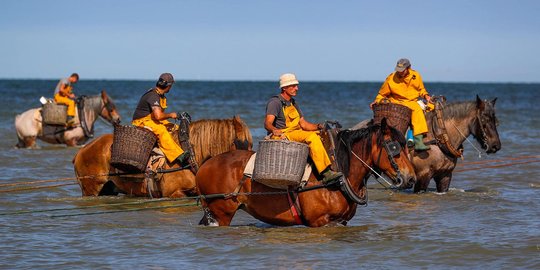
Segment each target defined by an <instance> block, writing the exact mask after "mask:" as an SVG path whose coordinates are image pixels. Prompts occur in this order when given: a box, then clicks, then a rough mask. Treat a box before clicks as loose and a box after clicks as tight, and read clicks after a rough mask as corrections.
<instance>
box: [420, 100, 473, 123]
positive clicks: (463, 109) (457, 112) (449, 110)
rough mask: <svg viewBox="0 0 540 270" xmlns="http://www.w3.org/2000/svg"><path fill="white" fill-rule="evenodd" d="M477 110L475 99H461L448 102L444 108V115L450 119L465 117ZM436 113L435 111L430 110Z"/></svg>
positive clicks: (432, 113)
mask: <svg viewBox="0 0 540 270" xmlns="http://www.w3.org/2000/svg"><path fill="white" fill-rule="evenodd" d="M475 110H476V102H475V101H461V102H453V103H449V104H446V105H445V106H444V108H443V115H444V117H445V118H448V119H463V118H465V117H467V116H469V115H470V113H471V112H473V111H475ZM430 114H431V115H435V114H434V112H433V111H432V112H430Z"/></svg>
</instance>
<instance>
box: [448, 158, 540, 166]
mask: <svg viewBox="0 0 540 270" xmlns="http://www.w3.org/2000/svg"><path fill="white" fill-rule="evenodd" d="M534 158H540V156H521V157H507V158H504V159H491V160H490V159H488V160H481V161H472V162H466V163H460V164H458V166H468V165H475V164H485V163H496V162H504V161H507V160H522V159H534Z"/></svg>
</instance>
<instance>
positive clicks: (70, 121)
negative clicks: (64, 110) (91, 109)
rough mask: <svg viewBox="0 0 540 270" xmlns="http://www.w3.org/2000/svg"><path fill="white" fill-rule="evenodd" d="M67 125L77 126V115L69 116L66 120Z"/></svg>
mask: <svg viewBox="0 0 540 270" xmlns="http://www.w3.org/2000/svg"><path fill="white" fill-rule="evenodd" d="M66 126H67V127H73V126H75V117H74V116H68V117H67V121H66Z"/></svg>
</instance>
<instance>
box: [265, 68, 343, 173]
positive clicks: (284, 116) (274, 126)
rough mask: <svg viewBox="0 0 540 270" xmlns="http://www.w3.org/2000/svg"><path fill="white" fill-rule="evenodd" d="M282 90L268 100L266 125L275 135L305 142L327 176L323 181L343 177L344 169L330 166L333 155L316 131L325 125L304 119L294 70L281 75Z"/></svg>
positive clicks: (314, 161) (318, 169) (318, 167)
mask: <svg viewBox="0 0 540 270" xmlns="http://www.w3.org/2000/svg"><path fill="white" fill-rule="evenodd" d="M279 87H280V88H281V94H279V95H276V96H273V97H272V98H270V100H269V101H268V103H267V104H266V118H265V121H264V128H265V129H266V130H267V131H268V134H269V135H270V134H272V135H273V136H272V138H273V139H278V138H282V137H286V138H287V139H289V140H291V141H295V142H302V143H306V144H308V146H309V153H310V156H311V159H312V160H313V163H315V167H316V168H317V171H318V172H319V173H320V174H321V175H322V176H323V177H324V178H323V183H328V182H330V181H332V180H334V179H337V178H339V177H341V176H342V175H343V174H342V173H341V172H335V171H332V170H331V169H330V165H331V162H330V159H329V158H328V154H327V153H326V150H325V149H324V146H323V144H322V141H321V137H320V136H319V134H318V133H317V132H316V131H317V130H320V129H322V128H323V125H322V124H313V123H310V122H308V121H307V120H305V119H304V115H303V114H302V111H301V110H300V108H299V107H298V104H297V103H296V102H295V100H294V98H293V97H294V96H296V94H297V92H298V80H297V79H296V76H295V75H294V74H292V73H286V74H283V75H281V77H280V78H279Z"/></svg>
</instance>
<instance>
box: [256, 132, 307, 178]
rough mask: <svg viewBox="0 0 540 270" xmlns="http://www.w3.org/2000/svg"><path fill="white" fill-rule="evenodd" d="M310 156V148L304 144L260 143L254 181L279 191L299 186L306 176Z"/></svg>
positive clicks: (290, 142)
mask: <svg viewBox="0 0 540 270" xmlns="http://www.w3.org/2000/svg"><path fill="white" fill-rule="evenodd" d="M308 154H309V147H308V146H307V145H306V144H304V143H299V142H293V141H288V140H264V141H260V142H259V150H258V151H257V155H256V157H255V168H254V170H253V177H252V179H253V180H254V181H257V182H259V183H261V184H264V185H266V186H269V187H273V188H277V189H287V188H288V187H289V186H293V187H294V186H297V185H299V184H300V181H301V180H302V176H303V175H304V170H305V168H306V164H307V158H308Z"/></svg>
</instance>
